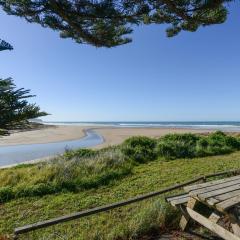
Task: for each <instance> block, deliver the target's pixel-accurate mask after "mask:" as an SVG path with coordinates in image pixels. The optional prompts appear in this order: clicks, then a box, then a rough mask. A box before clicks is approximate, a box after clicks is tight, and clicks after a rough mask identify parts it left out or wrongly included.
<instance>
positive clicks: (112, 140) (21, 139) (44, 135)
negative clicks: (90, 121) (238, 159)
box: [0, 125, 207, 148]
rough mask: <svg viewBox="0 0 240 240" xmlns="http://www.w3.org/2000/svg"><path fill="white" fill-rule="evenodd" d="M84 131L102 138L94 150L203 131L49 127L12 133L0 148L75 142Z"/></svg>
mask: <svg viewBox="0 0 240 240" xmlns="http://www.w3.org/2000/svg"><path fill="white" fill-rule="evenodd" d="M86 129H94V130H95V131H96V132H97V133H98V134H100V135H102V136H103V138H104V140H105V141H104V143H103V144H101V145H98V146H96V147H95V148H100V147H106V146H109V145H115V144H119V143H121V142H123V141H124V140H125V139H127V138H129V137H131V136H148V137H160V136H163V135H165V134H168V133H186V132H191V133H203V132H207V131H204V130H194V129H180V128H111V127H99V126H63V125H62V126H60V125H59V126H50V127H47V128H43V129H38V130H31V131H24V132H18V133H13V134H11V135H10V136H4V137H2V138H0V146H10V145H22V144H35V143H50V142H60V141H68V140H76V139H80V138H82V137H84V136H85V130H86Z"/></svg>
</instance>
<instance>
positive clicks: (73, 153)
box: [64, 149, 96, 159]
mask: <svg viewBox="0 0 240 240" xmlns="http://www.w3.org/2000/svg"><path fill="white" fill-rule="evenodd" d="M95 154H96V151H94V150H91V149H78V150H66V152H65V153H64V157H65V158H67V159H72V158H74V157H77V158H83V157H92V156H94V155H95Z"/></svg>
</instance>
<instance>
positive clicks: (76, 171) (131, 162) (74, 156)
mask: <svg viewBox="0 0 240 240" xmlns="http://www.w3.org/2000/svg"><path fill="white" fill-rule="evenodd" d="M238 150H240V138H238V137H234V136H230V135H226V134H225V133H223V132H215V133H211V134H209V135H207V136H204V135H194V134H169V135H166V136H163V137H161V138H159V139H152V138H148V137H131V138H129V139H127V140H125V141H124V142H123V143H122V144H121V145H118V146H113V147H108V148H104V149H100V150H90V149H79V150H76V151H73V150H68V151H66V153H65V154H64V155H63V156H59V157H56V158H55V159H53V160H51V161H49V162H42V163H39V164H35V165H33V166H32V167H31V168H29V170H28V171H26V169H25V168H17V169H16V168H15V169H11V168H10V169H8V170H4V171H2V172H1V173H0V203H3V202H7V201H10V200H12V199H17V198H21V197H34V196H44V195H47V194H55V193H60V192H73V193H77V192H80V191H83V190H87V189H94V188H98V187H101V186H105V185H108V184H110V183H111V182H112V181H116V180H120V179H122V178H124V177H125V176H127V175H130V174H131V173H132V172H133V171H134V168H135V167H136V166H137V165H139V164H145V163H148V162H151V161H154V160H158V161H166V160H167V161H169V160H173V159H179V158H189V159H190V158H194V157H204V156H214V155H220V154H227V153H232V152H234V151H238Z"/></svg>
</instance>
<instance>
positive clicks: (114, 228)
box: [0, 152, 240, 240]
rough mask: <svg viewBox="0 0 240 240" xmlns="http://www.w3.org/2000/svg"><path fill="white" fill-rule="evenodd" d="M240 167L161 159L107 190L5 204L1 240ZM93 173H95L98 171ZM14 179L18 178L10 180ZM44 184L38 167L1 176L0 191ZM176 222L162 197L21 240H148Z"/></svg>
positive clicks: (229, 162)
mask: <svg viewBox="0 0 240 240" xmlns="http://www.w3.org/2000/svg"><path fill="white" fill-rule="evenodd" d="M110 159H111V158H110ZM109 161H110V160H109ZM111 162H112V161H110V163H111ZM100 163H101V161H100ZM102 164H103V163H102ZM103 165H104V164H103ZM90 166H91V164H90ZM104 166H105V167H103V168H102V169H105V170H106V169H107V165H104ZM110 166H111V165H110ZM239 167H240V152H235V153H231V154H228V155H221V156H211V157H203V158H192V159H187V158H185V159H177V160H171V161H166V160H165V161H163V159H161V158H160V159H158V160H155V161H150V162H148V163H144V164H139V165H136V164H133V165H132V168H131V173H128V174H127V175H124V176H122V177H121V178H119V179H112V180H111V181H110V182H108V183H107V184H100V185H98V186H97V187H92V188H89V189H81V190H80V191H77V192H69V191H65V192H64V191H62V192H59V193H57V194H48V195H44V196H41V197H40V196H34V197H19V198H17V199H13V200H9V201H7V202H5V203H3V204H1V205H0V236H1V235H5V236H7V235H10V234H11V233H12V232H13V229H14V228H15V227H18V226H22V225H25V224H30V223H34V222H37V221H41V220H46V219H50V218H53V217H58V216H61V215H64V214H69V213H72V212H75V211H81V210H83V209H89V208H93V207H96V206H102V205H104V204H108V203H114V202H116V201H121V200H124V199H128V198H130V197H134V196H137V195H140V194H144V193H148V192H151V191H156V190H160V189H163V188H165V187H168V186H170V185H173V184H177V183H181V182H183V181H187V180H190V179H192V178H196V177H197V176H200V175H206V174H209V173H214V172H219V171H224V170H230V169H237V168H239ZM97 169H98V168H97ZM100 169H101V168H100ZM100 169H98V170H99V172H101V170H100ZM88 170H89V171H90V169H88ZM78 171H80V170H79V169H78ZM92 171H93V172H94V173H95V171H96V169H93V170H92ZM46 172H47V171H46ZM12 175H14V177H11V176H12ZM50 176H51V174H50ZM44 178H46V179H49V175H46V173H43V172H42V171H41V167H39V165H33V166H32V165H28V166H22V167H20V168H19V167H18V168H13V169H11V170H9V169H8V170H0V184H1V185H2V187H7V186H11V187H13V188H15V187H16V186H17V188H18V187H19V186H21V184H23V185H26V183H27V182H28V183H29V185H34V184H36V183H37V179H38V180H39V179H40V181H42V180H43V179H44ZM13 180H14V181H13ZM178 216H179V214H178V213H177V212H176V211H175V210H174V209H172V208H171V207H170V206H169V205H168V204H166V203H165V201H164V196H160V197H155V198H153V199H151V200H144V201H142V202H140V203H135V204H132V205H129V206H125V207H122V208H118V209H115V210H112V211H110V212H107V213H101V214H99V215H96V216H91V217H87V218H85V219H81V220H74V221H71V222H68V223H65V224H59V225H56V226H54V227H49V228H46V229H42V230H38V231H36V232H33V233H30V234H24V235H23V236H22V237H21V239H44V237H45V239H61V238H62V239H96V240H97V239H104V240H105V239H106V240H110V239H115V240H121V239H141V237H142V236H144V235H151V234H153V233H154V234H155V233H159V232H162V231H165V230H166V228H167V229H170V228H176V227H177V222H178ZM64 237H65V238H64Z"/></svg>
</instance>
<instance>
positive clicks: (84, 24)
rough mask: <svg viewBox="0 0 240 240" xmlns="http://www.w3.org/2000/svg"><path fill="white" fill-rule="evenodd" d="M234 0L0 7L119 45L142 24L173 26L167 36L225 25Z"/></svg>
mask: <svg viewBox="0 0 240 240" xmlns="http://www.w3.org/2000/svg"><path fill="white" fill-rule="evenodd" d="M230 2H233V0H218V1H210V0H208V1H199V0H185V1H180V0H178V1H172V0H165V1H159V0H151V1H150V0H142V1H129V0H122V1H118V0H114V1H106V0H100V1H93V0H85V1H81V0H77V1H46V0H38V1H34V0H25V1H12V0H4V1H0V7H1V8H2V9H3V11H5V12H6V13H7V14H9V15H15V16H19V17H22V18H25V19H26V20H27V21H28V22H30V23H37V24H40V25H41V26H43V27H49V28H51V29H53V30H55V31H59V32H60V36H61V37H62V38H71V39H73V40H75V41H76V42H77V43H87V44H90V45H93V46H96V47H115V46H118V45H122V44H127V43H129V42H131V41H132V39H131V38H130V37H129V34H131V33H132V32H133V29H134V28H135V27H136V26H139V25H145V24H148V25H149V24H165V25H169V27H167V29H166V32H167V36H168V37H173V36H175V35H177V34H178V33H179V32H181V31H189V32H195V31H197V30H198V28H199V27H201V26H209V25H213V24H221V23H223V22H225V21H226V19H227V14H228V6H229V3H230Z"/></svg>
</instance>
